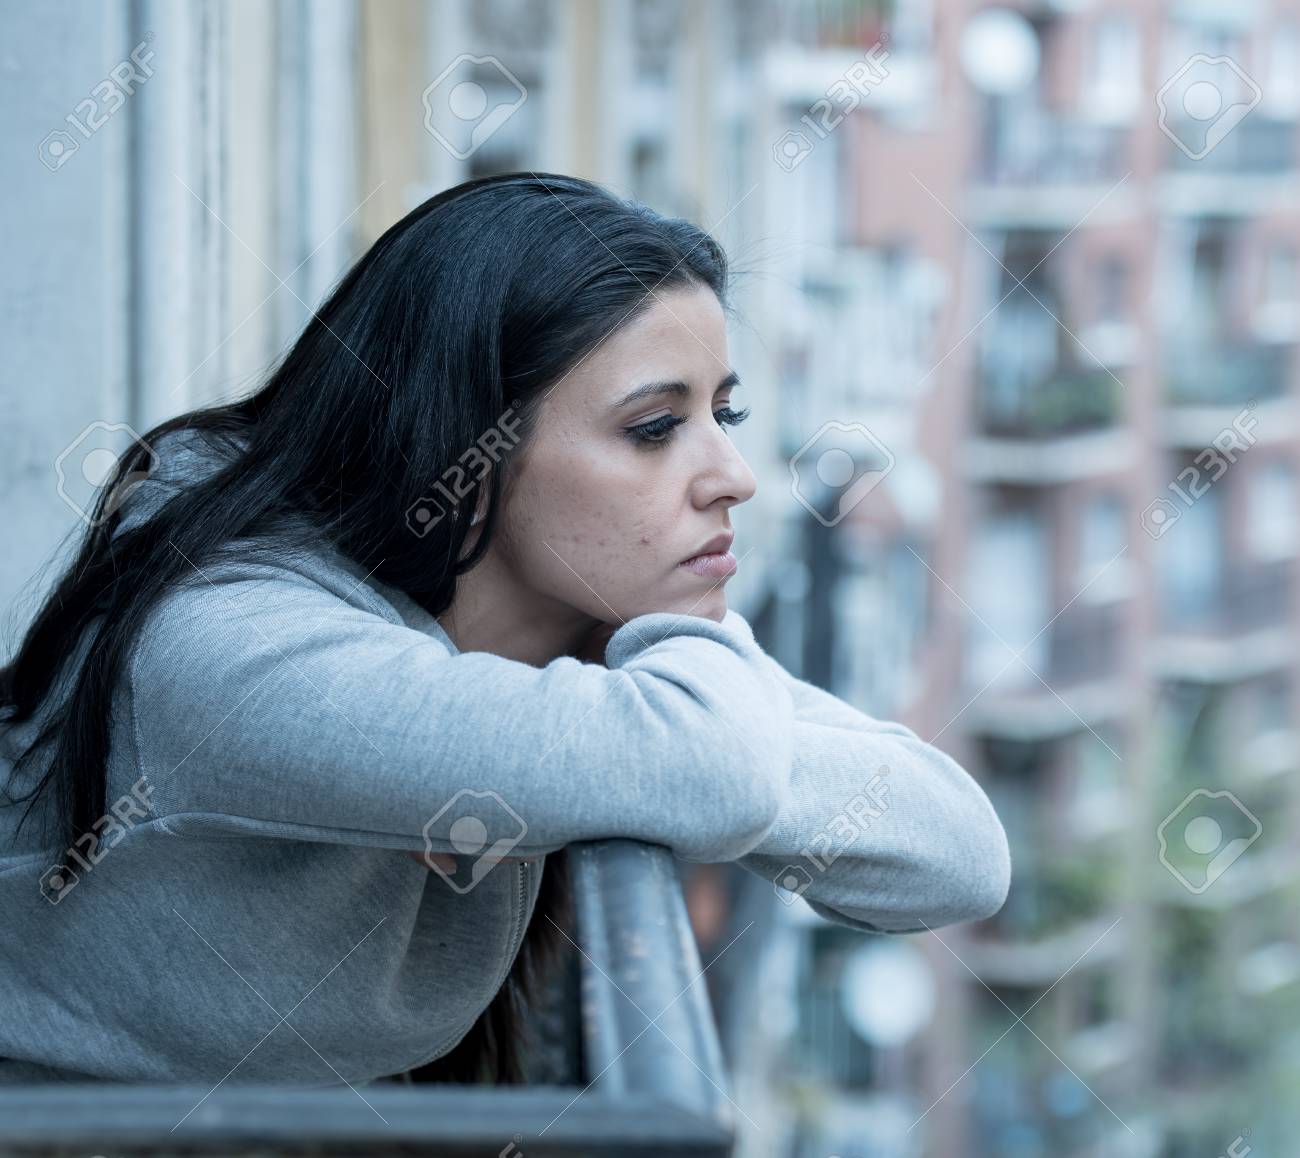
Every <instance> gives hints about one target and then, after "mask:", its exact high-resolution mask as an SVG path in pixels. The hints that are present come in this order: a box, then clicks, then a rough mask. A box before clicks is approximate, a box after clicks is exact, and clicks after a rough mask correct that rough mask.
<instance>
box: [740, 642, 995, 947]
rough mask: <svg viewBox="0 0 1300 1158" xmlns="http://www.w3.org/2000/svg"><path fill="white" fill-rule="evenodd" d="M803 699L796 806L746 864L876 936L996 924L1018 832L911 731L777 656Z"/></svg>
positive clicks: (839, 920) (832, 917) (784, 891)
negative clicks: (801, 675)
mask: <svg viewBox="0 0 1300 1158" xmlns="http://www.w3.org/2000/svg"><path fill="white" fill-rule="evenodd" d="M768 659H769V662H770V663H771V664H772V666H773V667H774V668H775V669H776V670H778V671H780V672H781V673H782V674H783V676H784V679H785V681H786V684H787V686H788V687H789V688H790V691H791V695H792V699H793V703H794V712H795V719H794V762H793V766H792V777H791V780H792V783H791V793H792V799H791V802H790V804H789V805H788V806H787V807H786V809H785V810H784V811H783V812H782V813H781V815H780V816H779V817H778V818H777V821H776V823H775V824H774V825H773V826H772V828H771V829H770V830H769V832H768V833H767V835H766V836H764V837H763V839H762V840H761V841H760V842H759V843H758V845H757V846H756V847H755V848H753V849H751V850H750V851H749V852H748V853H747V854H746V855H745V856H743V857H741V858H740V859H739V863H740V865H741V866H742V867H744V868H745V869H747V870H748V871H750V872H752V873H756V874H757V875H759V876H762V877H765V878H766V879H768V880H770V881H772V882H773V884H774V886H776V887H777V888H778V895H781V896H782V898H783V899H785V900H786V901H790V900H791V899H793V896H795V895H802V896H803V898H804V900H805V901H806V902H807V903H808V905H809V906H810V907H811V908H812V909H813V911H814V912H816V913H818V914H819V915H820V916H822V917H825V918H826V919H827V920H829V921H832V922H834V923H836V924H840V925H845V926H848V927H850V928H856V929H861V930H863V931H865V932H871V933H915V932H921V931H922V930H924V929H926V928H932V929H933V928H938V927H939V926H942V925H947V924H951V923H953V922H957V921H971V920H977V919H980V918H984V917H989V916H992V915H993V914H994V913H996V912H997V911H998V910H999V909H1000V908H1001V907H1002V904H1003V902H1004V901H1005V900H1006V896H1007V890H1008V888H1009V886H1010V878H1011V859H1010V852H1009V849H1008V845H1007V838H1006V833H1005V831H1004V830H1003V827H1002V824H1001V822H1000V821H999V819H998V817H997V814H996V813H995V812H994V810H993V806H992V805H991V804H990V803H989V799H988V797H987V796H986V795H985V793H984V791H983V789H981V788H980V786H979V785H978V784H977V783H976V782H975V781H974V780H973V779H972V778H971V777H970V775H969V774H968V773H967V772H965V771H964V770H963V769H962V768H961V767H960V766H959V765H958V764H957V763H956V761H954V760H953V759H952V758H951V757H950V756H947V755H945V754H944V753H943V752H941V751H940V750H939V749H938V748H935V747H933V746H931V745H930V744H926V743H924V742H923V741H922V740H921V739H920V738H919V737H918V736H917V735H916V734H915V733H914V732H913V731H911V730H910V729H908V728H906V727H904V726H903V725H902V724H896V723H887V722H884V721H880V720H876V719H873V718H872V717H870V716H868V715H866V714H865V713H863V712H861V711H859V710H858V709H856V708H854V707H852V706H851V705H849V704H847V703H845V702H844V701H843V700H840V699H838V698H837V697H835V696H833V695H831V694H830V693H829V692H826V691H824V690H822V689H821V688H818V687H816V686H815V685H813V684H810V683H807V682H805V681H803V680H800V679H796V678H795V677H794V676H792V675H790V674H789V673H788V672H786V671H785V669H784V668H782V667H781V666H780V665H779V664H778V663H777V662H776V660H774V659H772V658H771V657H770V656H769V657H768Z"/></svg>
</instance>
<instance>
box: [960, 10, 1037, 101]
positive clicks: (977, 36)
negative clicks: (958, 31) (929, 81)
mask: <svg viewBox="0 0 1300 1158" xmlns="http://www.w3.org/2000/svg"><path fill="white" fill-rule="evenodd" d="M1039 63H1040V50H1039V44H1038V33H1036V32H1035V31H1034V26H1033V25H1032V24H1030V23H1029V21H1028V20H1026V19H1025V18H1024V17H1023V16H1022V15H1021V14H1020V13H1019V12H1014V11H1012V10H1011V9H1010V8H985V9H984V10H983V11H982V12H979V13H978V14H976V15H975V16H972V17H971V19H970V20H969V21H968V22H967V24H966V27H965V29H964V30H963V31H962V35H961V65H962V69H963V70H964V71H965V73H966V79H967V80H969V81H970V82H971V84H972V85H973V86H974V87H975V88H977V89H978V90H979V91H980V92H982V93H987V94H989V95H990V96H1005V95H1007V94H1010V93H1016V92H1020V91H1021V90H1023V89H1025V88H1027V87H1028V86H1029V85H1030V84H1031V83H1032V82H1033V80H1034V78H1035V77H1036V76H1037V75H1038V66H1039Z"/></svg>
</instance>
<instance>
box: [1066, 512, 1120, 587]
mask: <svg viewBox="0 0 1300 1158" xmlns="http://www.w3.org/2000/svg"><path fill="white" fill-rule="evenodd" d="M1127 541H1128V530H1127V528H1126V526H1125V518H1124V502H1123V500H1122V499H1121V498H1120V497H1119V496H1118V495H1114V494H1101V495H1097V496H1096V497H1094V498H1092V499H1090V500H1089V501H1088V503H1087V505H1086V506H1085V507H1084V508H1083V513H1082V517H1081V521H1080V527H1079V570H1078V573H1077V574H1076V576H1075V581H1076V582H1077V583H1078V590H1079V592H1080V596H1079V597H1080V599H1081V600H1085V601H1087V602H1090V603H1093V602H1101V601H1104V600H1108V599H1113V598H1116V597H1117V596H1120V595H1122V594H1124V592H1125V591H1126V590H1127V585H1128V578H1129V561H1128V559H1126V558H1125V557H1124V555H1123V554H1122V552H1123V550H1124V546H1125V544H1126V543H1127Z"/></svg>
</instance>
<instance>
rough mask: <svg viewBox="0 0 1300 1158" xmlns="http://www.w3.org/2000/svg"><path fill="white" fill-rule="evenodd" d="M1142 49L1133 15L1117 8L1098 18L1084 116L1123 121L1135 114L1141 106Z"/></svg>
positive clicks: (1089, 62) (1084, 98) (1094, 28)
mask: <svg viewBox="0 0 1300 1158" xmlns="http://www.w3.org/2000/svg"><path fill="white" fill-rule="evenodd" d="M1140 50H1141V45H1140V42H1139V39H1138V27H1137V23H1136V22H1135V21H1134V19H1133V17H1131V16H1129V15H1128V14H1127V13H1120V12H1114V13H1108V14H1107V15H1106V16H1103V17H1102V18H1101V19H1099V20H1098V21H1097V23H1096V25H1095V26H1094V27H1093V35H1092V42H1091V46H1090V52H1089V60H1088V73H1087V82H1086V84H1085V87H1084V92H1083V94H1082V95H1083V108H1082V110H1081V111H1082V113H1083V114H1084V116H1086V117H1088V118H1090V119H1095V120H1102V121H1123V120H1127V119H1128V118H1129V117H1131V116H1132V115H1133V113H1134V112H1135V111H1136V109H1137V107H1138V97H1139V86H1140V82H1141V59H1140Z"/></svg>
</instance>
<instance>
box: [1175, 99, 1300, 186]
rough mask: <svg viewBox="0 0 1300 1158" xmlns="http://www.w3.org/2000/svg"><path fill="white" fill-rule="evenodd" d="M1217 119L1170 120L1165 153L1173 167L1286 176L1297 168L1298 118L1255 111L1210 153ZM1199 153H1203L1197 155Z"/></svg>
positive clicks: (1190, 171) (1198, 171)
mask: <svg viewBox="0 0 1300 1158" xmlns="http://www.w3.org/2000/svg"><path fill="white" fill-rule="evenodd" d="M1213 127H1214V122H1212V121H1211V122H1208V123H1207V122H1195V121H1191V120H1173V121H1170V122H1168V130H1169V133H1170V135H1171V137H1176V138H1177V139H1178V141H1179V142H1181V143H1182V146H1183V147H1181V148H1180V147H1179V146H1178V145H1177V144H1175V143H1174V141H1173V140H1170V141H1169V143H1168V148H1167V149H1166V152H1165V157H1166V160H1167V162H1168V166H1169V169H1170V170H1171V171H1173V172H1177V173H1188V174H1199V175H1207V174H1215V175H1220V174H1231V175H1232V176H1234V177H1240V176H1251V177H1266V176H1284V175H1287V174H1290V173H1292V172H1293V171H1294V170H1295V153H1296V123H1295V121H1286V120H1270V119H1269V118H1267V117H1265V116H1262V115H1260V114H1259V113H1258V112H1254V113H1251V114H1250V115H1249V116H1247V117H1246V119H1245V120H1243V121H1242V122H1241V123H1240V124H1238V125H1235V126H1234V127H1233V128H1232V129H1231V130H1230V131H1229V132H1228V133H1227V134H1225V135H1224V136H1223V137H1222V139H1221V140H1219V141H1218V142H1217V143H1216V144H1215V145H1214V146H1213V147H1212V148H1211V149H1210V151H1209V152H1208V153H1205V152H1204V149H1205V145H1206V143H1207V139H1208V138H1207V136H1206V133H1207V130H1211V129H1213ZM1198 153H1203V155H1202V156H1200V157H1197V154H1198Z"/></svg>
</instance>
